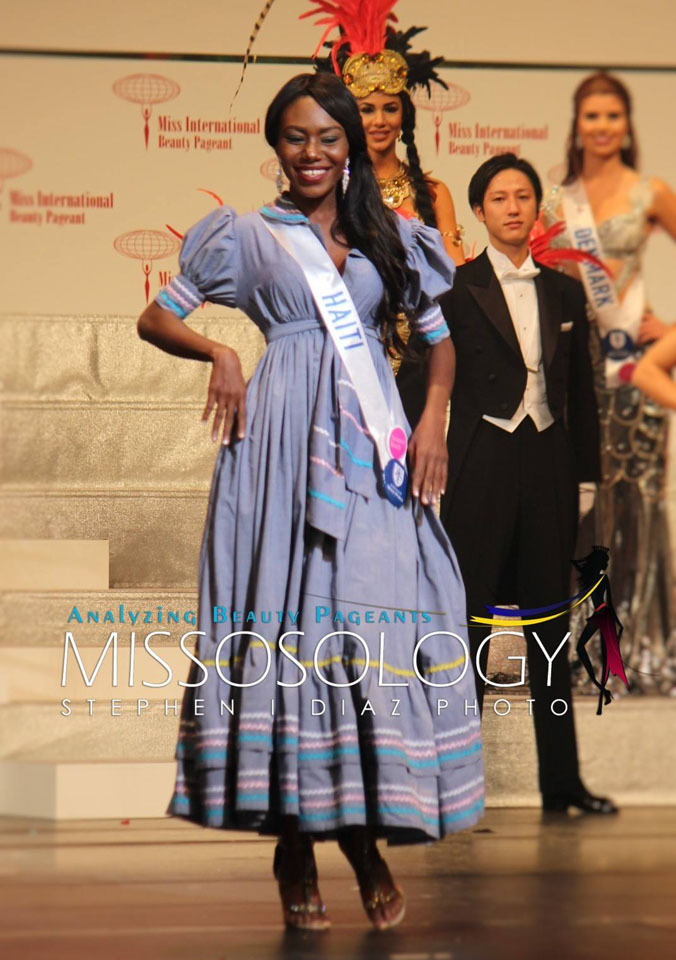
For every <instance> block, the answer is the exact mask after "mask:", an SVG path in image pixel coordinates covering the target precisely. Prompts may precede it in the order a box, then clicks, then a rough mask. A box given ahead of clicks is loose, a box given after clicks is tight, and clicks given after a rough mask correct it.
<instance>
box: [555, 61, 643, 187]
mask: <svg viewBox="0 0 676 960" xmlns="http://www.w3.org/2000/svg"><path fill="white" fill-rule="evenodd" d="M595 93H612V94H614V95H615V96H616V97H619V98H620V100H621V101H622V104H623V106H624V109H625V112H626V114H627V128H628V133H629V146H627V147H622V150H621V151H620V156H621V157H622V162H623V163H625V164H626V165H627V166H628V167H631V168H632V169H633V170H635V169H636V168H637V166H638V144H637V143H636V134H635V133H634V124H633V121H632V117H631V94H630V93H629V91H628V90H627V88H626V87H625V85H624V84H623V83H622V81H621V80H618V79H617V77H613V76H611V74H609V73H593V74H592V75H591V76H590V77H586V78H585V79H584V80H583V81H582V83H581V84H580V85H579V86H578V88H577V90H576V91H575V93H574V94H573V122H572V123H571V126H570V133H569V134H568V143H567V145H566V160H567V163H568V169H567V171H566V176H565V179H564V181H563V182H564V184H567V183H572V182H573V180H577V178H578V177H579V176H580V174H581V173H582V148H581V147H578V146H576V145H575V140H576V138H577V121H578V118H579V116H580V110H581V109H582V103H583V101H584V100H586V99H587V97H591V96H592V95H593V94H595Z"/></svg>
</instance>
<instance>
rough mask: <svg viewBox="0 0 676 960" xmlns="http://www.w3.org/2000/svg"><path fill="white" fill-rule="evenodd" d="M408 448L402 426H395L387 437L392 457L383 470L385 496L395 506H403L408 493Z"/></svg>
mask: <svg viewBox="0 0 676 960" xmlns="http://www.w3.org/2000/svg"><path fill="white" fill-rule="evenodd" d="M407 448H408V441H407V439H406V433H405V432H404V430H403V429H402V428H401V427H393V428H392V430H390V434H389V436H388V438H387V449H388V450H389V453H390V456H391V457H392V459H391V460H389V461H388V463H387V465H386V467H385V469H384V471H383V482H384V486H385V496H386V497H387V499H388V500H389V501H390V503H392V504H394V506H395V507H401V506H403V504H404V503H405V502H406V494H407V493H408V471H407V469H406V450H407Z"/></svg>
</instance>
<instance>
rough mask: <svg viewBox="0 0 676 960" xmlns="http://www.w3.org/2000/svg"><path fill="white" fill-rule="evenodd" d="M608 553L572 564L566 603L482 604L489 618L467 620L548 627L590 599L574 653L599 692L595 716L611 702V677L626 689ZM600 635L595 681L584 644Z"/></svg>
mask: <svg viewBox="0 0 676 960" xmlns="http://www.w3.org/2000/svg"><path fill="white" fill-rule="evenodd" d="M609 554H610V551H609V550H608V547H602V546H594V547H593V548H592V551H591V553H589V554H588V555H587V556H586V557H583V558H582V559H581V560H574V561H573V565H574V566H575V568H576V569H577V578H578V586H579V588H580V589H579V591H578V593H576V594H575V595H574V596H572V597H569V598H568V599H567V600H562V601H560V602H559V603H553V604H550V605H549V606H544V607H532V608H531V609H529V610H524V609H516V610H514V609H511V608H509V607H493V606H491V605H490V604H486V609H487V611H488V612H489V613H490V614H491V616H490V617H471V619H470V626H483V625H486V626H490V627H514V626H521V627H528V626H535V625H536V624H538V623H548V622H549V621H551V620H556V619H558V618H559V617H566V616H568V614H569V613H570V612H571V611H572V610H573V609H574V608H575V607H579V606H580V605H581V604H583V603H584V602H585V601H586V600H589V599H591V602H592V605H593V612H592V614H591V616H589V617H587V623H586V626H585V627H584V629H583V631H582V633H581V634H580V638H579V640H578V641H577V646H576V652H577V655H578V657H579V658H580V661H581V663H582V665H583V666H584V668H585V670H586V671H587V673H588V674H589V677H590V679H591V681H592V683H593V684H594V685H595V686H596V687H598V689H599V703H598V709H597V711H596V712H597V714H600V713H601V712H602V709H603V705H604V703H605V704H606V705H607V704H609V703H610V702H611V701H612V695H611V693H610V691H609V690H608V688H607V683H608V680H609V679H610V676H611V674H612V675H613V676H615V677H619V678H620V680H621V681H622V682H623V683H624V685H625V686H626V687H627V689H629V681H628V680H627V675H626V673H625V669H624V663H623V662H622V654H621V653H620V639H621V637H622V631H623V629H624V628H623V626H622V623H621V622H620V619H619V617H618V616H617V613H616V612H615V607H614V606H613V599H612V594H611V592H610V581H609V579H608V575H607V573H606V572H605V571H606V570H607V568H608V562H609ZM597 632H598V633H600V635H601V679H600V680H599V679H597V677H596V673H595V671H594V667H593V665H592V662H591V660H590V658H589V654H588V653H587V644H588V643H589V641H590V640H591V639H592V637H593V636H594V635H595V634H596V633H597Z"/></svg>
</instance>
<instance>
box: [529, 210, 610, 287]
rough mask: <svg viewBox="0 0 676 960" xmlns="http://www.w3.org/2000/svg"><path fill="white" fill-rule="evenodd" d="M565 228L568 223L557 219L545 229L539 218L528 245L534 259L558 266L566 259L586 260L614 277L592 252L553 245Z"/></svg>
mask: <svg viewBox="0 0 676 960" xmlns="http://www.w3.org/2000/svg"><path fill="white" fill-rule="evenodd" d="M565 229H566V224H565V222H564V221H563V220H557V222H556V223H555V224H554V225H553V226H551V227H550V228H549V230H545V228H544V226H543V225H542V223H541V222H540V221H539V220H537V221H536V223H535V226H534V227H533V229H532V230H531V232H530V237H529V238H528V246H529V247H530V252H531V256H532V257H533V260H537V261H538V263H542V264H544V265H545V267H558V266H560V265H561V264H562V263H565V262H566V261H568V262H572V263H584V262H585V261H586V262H587V263H592V264H593V265H594V266H595V267H597V268H598V269H599V270H603V272H604V273H606V274H608V276H609V277H612V274H611V272H610V270H609V269H608V267H607V266H606V265H605V263H603V261H602V260H599V259H598V257H595V256H593V255H592V254H591V253H586V252H585V251H584V250H576V249H575V247H552V246H551V243H552V241H553V240H554V239H555V238H556V237H558V236H559V235H560V234H562V233H563V231H564V230H565Z"/></svg>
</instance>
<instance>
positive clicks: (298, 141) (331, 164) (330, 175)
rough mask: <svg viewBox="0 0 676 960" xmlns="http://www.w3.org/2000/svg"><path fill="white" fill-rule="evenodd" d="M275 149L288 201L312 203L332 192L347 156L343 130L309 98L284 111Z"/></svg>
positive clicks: (347, 151) (302, 99) (298, 100)
mask: <svg viewBox="0 0 676 960" xmlns="http://www.w3.org/2000/svg"><path fill="white" fill-rule="evenodd" d="M275 149H276V151H277V156H278V157H279V162H280V163H281V165H282V168H283V170H284V173H285V174H286V176H287V178H288V180H289V185H290V187H289V193H290V194H291V197H292V198H303V199H306V200H316V201H320V200H322V199H324V197H327V196H328V195H329V194H330V193H331V191H335V189H336V186H337V184H338V181H339V180H340V179H341V177H342V175H343V169H344V167H345V163H346V161H347V158H348V155H349V144H348V140H347V135H346V133H345V130H344V129H343V127H341V125H340V124H339V123H337V122H336V121H335V120H334V119H333V117H332V116H331V115H330V114H328V113H327V112H326V111H325V110H323V109H322V108H321V107H320V106H319V104H318V103H317V101H316V100H314V99H313V98H312V97H299V98H298V99H297V100H294V102H293V103H291V104H289V106H288V107H287V108H286V110H285V111H284V113H283V114H282V117H281V122H280V126H279V140H278V141H277V146H276V148H275Z"/></svg>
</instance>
